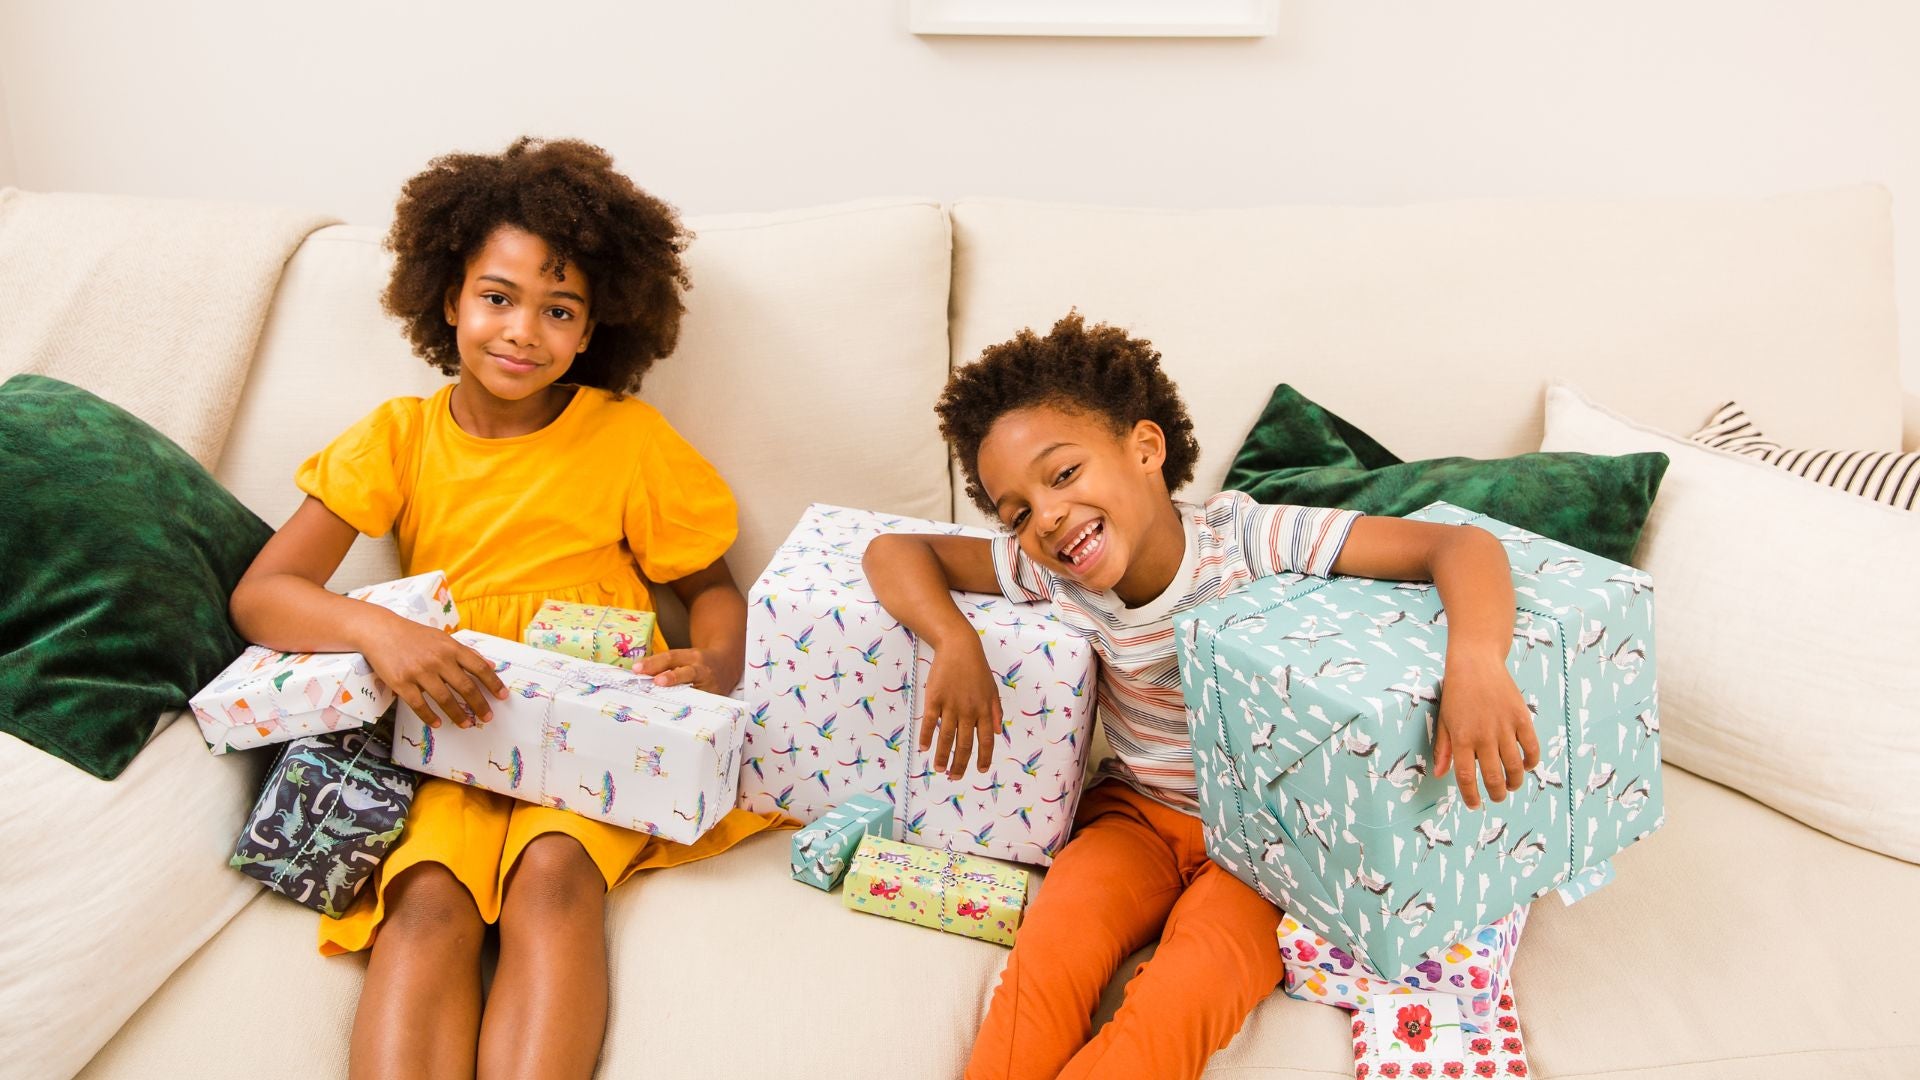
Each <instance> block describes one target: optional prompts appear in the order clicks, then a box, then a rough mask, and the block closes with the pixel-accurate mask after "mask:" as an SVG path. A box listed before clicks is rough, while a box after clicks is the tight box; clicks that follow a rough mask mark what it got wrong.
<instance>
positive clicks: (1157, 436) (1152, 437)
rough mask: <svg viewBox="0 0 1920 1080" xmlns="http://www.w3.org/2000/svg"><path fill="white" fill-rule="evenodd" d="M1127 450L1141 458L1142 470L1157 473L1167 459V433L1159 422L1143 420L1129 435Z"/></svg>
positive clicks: (1135, 425)
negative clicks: (1161, 428)
mask: <svg viewBox="0 0 1920 1080" xmlns="http://www.w3.org/2000/svg"><path fill="white" fill-rule="evenodd" d="M1127 451H1128V453H1130V454H1132V455H1133V456H1134V457H1136V458H1138V459H1139V460H1140V468H1141V471H1143V472H1152V473H1154V474H1156V475H1157V474H1158V473H1159V472H1160V466H1162V465H1164V464H1166V461H1167V433H1166V432H1164V431H1162V430H1160V425H1159V424H1156V423H1154V422H1153V421H1151V420H1142V421H1140V422H1138V423H1136V424H1134V425H1133V431H1132V432H1130V433H1129V434H1128V435H1127Z"/></svg>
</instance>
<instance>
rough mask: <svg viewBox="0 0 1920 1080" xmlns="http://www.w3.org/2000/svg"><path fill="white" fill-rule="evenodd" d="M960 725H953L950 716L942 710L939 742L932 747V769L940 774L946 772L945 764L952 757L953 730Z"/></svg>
mask: <svg viewBox="0 0 1920 1080" xmlns="http://www.w3.org/2000/svg"><path fill="white" fill-rule="evenodd" d="M959 726H960V725H958V724H956V723H954V719H953V717H952V716H949V715H946V714H945V710H944V708H943V710H942V715H941V717H940V741H939V743H937V744H936V745H935V747H934V751H933V767H934V768H936V769H938V770H940V771H941V772H946V771H947V762H948V761H949V760H950V759H951V758H952V757H953V739H954V732H953V729H954V728H956V727H959Z"/></svg>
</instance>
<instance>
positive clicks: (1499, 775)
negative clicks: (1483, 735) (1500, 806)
mask: <svg viewBox="0 0 1920 1080" xmlns="http://www.w3.org/2000/svg"><path fill="white" fill-rule="evenodd" d="M1473 756H1474V757H1475V758H1476V759H1478V760H1479V763H1480V782H1481V783H1482V784H1485V785H1486V788H1487V798H1489V799H1492V800H1493V801H1494V802H1504V801H1506V798H1507V766H1506V763H1505V762H1503V761H1501V760H1500V747H1499V745H1498V744H1497V743H1495V742H1494V741H1493V740H1492V739H1491V738H1489V739H1487V740H1486V741H1484V742H1482V743H1481V744H1480V745H1479V746H1478V747H1477V748H1475V750H1474V754H1473Z"/></svg>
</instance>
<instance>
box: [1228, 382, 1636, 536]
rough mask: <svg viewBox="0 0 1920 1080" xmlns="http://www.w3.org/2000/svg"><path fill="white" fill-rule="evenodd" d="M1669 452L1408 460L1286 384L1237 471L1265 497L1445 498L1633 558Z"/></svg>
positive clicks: (1336, 501) (1401, 501)
mask: <svg viewBox="0 0 1920 1080" xmlns="http://www.w3.org/2000/svg"><path fill="white" fill-rule="evenodd" d="M1666 471H1667V455H1665V454H1624V455H1622V456H1620V457H1604V456H1601V455H1597V454H1522V455H1520V456H1519V457H1510V458H1493V459H1486V460H1483V459H1480V458H1465V457H1451V458H1433V459H1431V460H1428V461H1401V460H1400V459H1399V458H1397V457H1395V456H1393V454H1392V453H1391V452H1389V451H1388V450H1387V448H1386V447H1384V446H1381V445H1380V444H1379V443H1377V442H1375V441H1374V440H1373V439H1372V438H1371V437H1369V436H1368V435H1367V434H1366V433H1365V432H1363V431H1361V430H1360V429H1359V428H1357V427H1354V426H1353V425H1352V424H1349V423H1347V422H1346V421H1345V420H1342V419H1340V418H1339V417H1338V416H1335V415H1334V414H1333V413H1331V412H1329V411H1327V410H1326V409H1323V408H1321V407H1320V406H1318V405H1316V404H1314V403H1313V402H1312V401H1309V400H1308V399H1307V398H1306V397H1305V395H1303V394H1301V393H1300V392H1299V391H1298V390H1295V389H1294V388H1293V387H1291V386H1288V385H1286V384H1285V383H1282V384H1280V385H1279V386H1276V387H1274V388H1273V397H1272V398H1270V399H1269V400H1268V401H1267V407H1266V410H1265V411H1264V412H1262V413H1261V414H1260V419H1259V421H1258V422H1256V423H1255V424H1254V425H1253V430H1252V431H1251V432H1249V433H1248V434H1247V441H1246V442H1245V443H1244V444H1242V445H1241V447H1240V452H1239V453H1238V454H1237V455H1235V456H1234V459H1233V467H1232V468H1231V469H1229V470H1228V471H1227V480H1226V487H1227V489H1228V490H1231V491H1244V492H1246V493H1247V494H1248V495H1251V496H1253V498H1254V500H1255V501H1256V502H1263V503H1291V504H1294V505H1298V506H1337V507H1341V508H1343V509H1348V510H1359V511H1362V512H1364V513H1368V514H1379V515H1383V516H1387V517H1400V516H1403V515H1406V514H1411V513H1412V512H1414V511H1415V510H1418V509H1420V508H1421V507H1423V506H1425V505H1427V504H1428V503H1431V502H1433V501H1435V500H1436V499H1444V500H1446V501H1447V502H1450V503H1453V504H1454V505H1455V506H1462V507H1465V508H1467V509H1469V510H1477V511H1479V512H1480V513H1483V514H1487V515H1489V516H1491V517H1495V518H1499V519H1500V520H1501V521H1504V522H1506V523H1507V524H1509V525H1518V526H1519V527H1521V528H1523V529H1527V530H1529V531H1532V532H1537V533H1539V534H1541V535H1542V536H1548V537H1552V538H1553V539H1555V540H1558V541H1560V542H1561V543H1563V544H1571V545H1572V546H1574V547H1577V548H1579V549H1581V550H1582V551H1591V552H1593V553H1594V554H1595V555H1603V556H1605V557H1607V558H1609V559H1612V560H1613V561H1615V562H1621V563H1624V562H1626V561H1627V560H1628V559H1629V557H1630V556H1632V554H1633V548H1634V545H1635V544H1637V543H1639V541H1640V529H1641V527H1642V526H1644V525H1645V524H1646V523H1647V511H1649V510H1651V509H1652V508H1653V497H1654V495H1655V494H1656V493H1658V492H1659V490H1660V478H1661V477H1662V476H1664V475H1666Z"/></svg>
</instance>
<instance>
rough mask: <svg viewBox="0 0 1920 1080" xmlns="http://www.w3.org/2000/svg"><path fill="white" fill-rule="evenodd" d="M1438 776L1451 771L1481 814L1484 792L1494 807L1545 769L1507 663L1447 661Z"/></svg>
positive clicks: (1437, 738) (1529, 717)
mask: <svg viewBox="0 0 1920 1080" xmlns="http://www.w3.org/2000/svg"><path fill="white" fill-rule="evenodd" d="M1433 754H1434V761H1433V770H1434V775H1436V776H1437V775H1439V774H1441V773H1444V772H1446V771H1448V770H1449V769H1451V770H1452V771H1453V775H1454V779H1455V780H1456V781H1457V782H1458V783H1459V785H1460V795H1461V797H1462V798H1463V799H1464V800H1465V801H1466V804H1467V808H1468V809H1469V810H1478V809H1480V786H1479V784H1478V783H1476V782H1475V777H1474V771H1475V769H1476V767H1477V768H1478V770H1479V777H1480V779H1482V780H1484V781H1485V782H1486V785H1487V795H1488V796H1489V797H1491V798H1492V799H1493V801H1494V802H1501V801H1504V800H1505V799H1506V797H1507V793H1508V792H1511V791H1519V790H1520V787H1521V785H1523V784H1525V783H1526V780H1527V770H1528V769H1531V768H1533V767H1534V766H1536V765H1538V764H1540V740H1539V738H1538V737H1536V736H1535V735H1534V731H1533V713H1532V711H1531V710H1529V709H1528V708H1527V703H1526V702H1525V701H1524V700H1522V698H1521V697H1520V688H1519V687H1517V686H1515V685H1514V684H1513V676H1511V675H1509V674H1508V673H1507V667H1506V664H1505V663H1504V662H1502V660H1501V659H1494V660H1484V659H1472V660H1462V659H1459V658H1456V657H1454V656H1448V657H1447V666H1446V675H1445V676H1444V678H1443V680H1442V682H1441V685H1440V722H1439V725H1438V727H1437V728H1436V730H1435V734H1434V740H1433Z"/></svg>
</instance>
